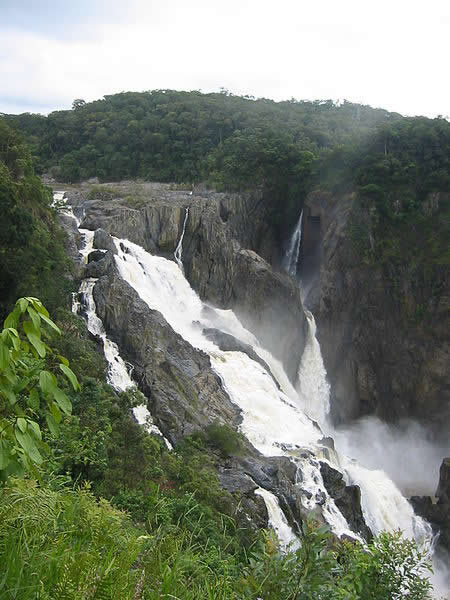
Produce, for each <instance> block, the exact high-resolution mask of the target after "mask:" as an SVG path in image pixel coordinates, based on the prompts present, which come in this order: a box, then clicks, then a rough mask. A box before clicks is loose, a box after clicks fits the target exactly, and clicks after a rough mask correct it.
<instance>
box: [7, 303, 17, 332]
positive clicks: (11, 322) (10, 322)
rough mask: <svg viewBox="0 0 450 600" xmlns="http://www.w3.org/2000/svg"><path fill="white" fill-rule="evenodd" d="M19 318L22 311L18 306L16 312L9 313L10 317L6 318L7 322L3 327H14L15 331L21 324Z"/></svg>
mask: <svg viewBox="0 0 450 600" xmlns="http://www.w3.org/2000/svg"><path fill="white" fill-rule="evenodd" d="M19 317H20V309H19V307H18V306H16V307H15V308H14V310H13V311H12V312H11V313H9V315H8V316H7V317H6V319H5V322H4V325H3V327H4V328H5V329H6V328H9V327H13V328H14V329H17V325H18V323H19Z"/></svg>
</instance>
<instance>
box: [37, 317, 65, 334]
mask: <svg viewBox="0 0 450 600" xmlns="http://www.w3.org/2000/svg"><path fill="white" fill-rule="evenodd" d="M41 319H42V320H43V321H45V322H46V323H47V325H50V327H51V328H52V329H54V330H55V331H56V333H58V334H59V335H61V329H60V328H59V327H58V325H56V324H55V323H53V321H52V320H51V319H49V318H48V317H46V316H45V315H44V314H43V313H41Z"/></svg>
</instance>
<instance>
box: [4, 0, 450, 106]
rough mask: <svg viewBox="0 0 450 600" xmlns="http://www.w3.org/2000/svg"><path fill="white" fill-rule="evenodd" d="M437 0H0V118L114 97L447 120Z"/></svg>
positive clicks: (447, 16) (443, 3) (447, 53)
mask: <svg viewBox="0 0 450 600" xmlns="http://www.w3.org/2000/svg"><path fill="white" fill-rule="evenodd" d="M449 40H450V2H449V1H448V0H427V1H425V0H421V1H420V2H419V1H416V0H389V1H387V0H377V1H376V2H374V1H373V0H370V1H369V0H358V1H356V0H334V1H331V0H315V1H314V0H308V1H305V0H272V1H271V2H268V1H266V0H240V1H237V0H220V1H218V0H158V1H155V0H120V1H118V0H0V112H4V113H22V112H39V113H43V114H47V113H48V112H51V111H53V110H61V109H68V108H70V107H71V105H72V102H73V100H74V99H75V98H82V99H84V100H86V101H90V100H95V99H98V98H101V97H103V96H104V95H106V94H113V93H117V92H121V91H131V90H132V91H144V90H151V89H165V88H167V89H176V90H201V91H203V92H210V91H219V90H220V89H221V88H226V89H228V90H229V91H230V92H232V93H234V94H243V95H250V96H255V97H257V98H259V97H265V98H272V99H274V100H286V99H291V98H296V99H299V100H300V99H307V100H312V99H329V98H331V99H333V100H343V99H347V100H350V101H352V102H361V103H363V104H370V105H371V106H374V107H382V108H386V109H388V110H392V111H396V112H399V113H401V114H404V115H419V114H421V115H426V116H429V117H436V116H437V115H443V116H449V115H450V77H449V57H450V45H449Z"/></svg>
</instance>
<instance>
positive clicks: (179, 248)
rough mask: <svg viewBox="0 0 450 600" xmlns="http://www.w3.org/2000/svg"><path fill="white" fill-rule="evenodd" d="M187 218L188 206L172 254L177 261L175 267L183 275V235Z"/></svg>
mask: <svg viewBox="0 0 450 600" xmlns="http://www.w3.org/2000/svg"><path fill="white" fill-rule="evenodd" d="M188 217H189V206H187V207H186V210H185V213H184V221H183V230H182V232H181V235H180V239H179V240H178V244H177V247H176V248H175V252H174V253H173V255H174V257H175V260H176V261H177V265H178V266H179V267H180V269H181V271H182V272H183V273H184V267H183V261H182V256H183V238H184V233H185V231H186V223H187V220H188Z"/></svg>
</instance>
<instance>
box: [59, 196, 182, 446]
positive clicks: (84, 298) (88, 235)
mask: <svg viewBox="0 0 450 600" xmlns="http://www.w3.org/2000/svg"><path fill="white" fill-rule="evenodd" d="M64 194H65V192H55V193H54V195H53V198H54V201H56V202H57V203H61V202H64ZM63 210H64V212H65V213H66V214H68V215H69V216H71V217H73V218H74V219H75V221H76V224H77V227H78V231H79V232H80V233H81V235H82V236H83V247H82V248H81V250H80V254H81V255H82V256H83V258H84V262H85V263H87V261H88V256H89V254H90V252H91V251H92V249H93V242H94V232H93V231H90V230H89V229H80V228H79V225H80V221H79V220H78V219H77V218H76V217H75V215H74V214H73V211H72V208H71V206H70V205H67V203H65V205H64V207H63ZM96 281H97V279H94V278H87V279H83V281H82V282H81V284H80V288H79V290H78V294H74V295H73V298H72V312H74V313H75V314H81V315H82V316H83V317H84V319H85V320H86V324H87V328H88V331H89V332H90V333H91V334H92V335H93V336H95V337H98V338H100V339H101V340H102V343H103V351H104V353H105V358H106V361H107V363H108V373H107V380H108V383H110V384H111V385H112V387H113V388H114V389H115V390H117V391H119V392H123V391H125V390H127V389H128V388H130V387H133V386H134V385H135V384H134V383H133V381H132V379H131V377H130V374H129V371H128V368H127V365H126V364H125V361H124V360H123V359H122V357H121V356H120V353H119V348H118V347H117V344H115V343H114V342H113V341H111V340H110V339H109V338H108V337H107V335H106V332H105V328H104V327H103V323H102V321H101V319H99V318H98V316H97V313H96V306H95V301H94V295H93V290H94V285H95V283H96ZM133 413H134V416H135V418H136V420H137V422H138V423H139V424H140V425H143V426H144V427H145V428H146V429H147V431H149V432H150V433H154V434H156V435H159V436H161V437H162V438H163V439H164V442H165V443H166V446H167V447H168V448H169V450H171V449H172V446H171V444H170V442H169V441H168V440H167V439H166V438H165V437H164V436H163V434H162V433H161V431H160V430H159V428H158V427H157V426H156V425H154V424H153V421H152V418H151V415H150V413H149V411H148V409H147V407H146V406H144V405H141V406H137V407H135V408H134V409H133Z"/></svg>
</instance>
